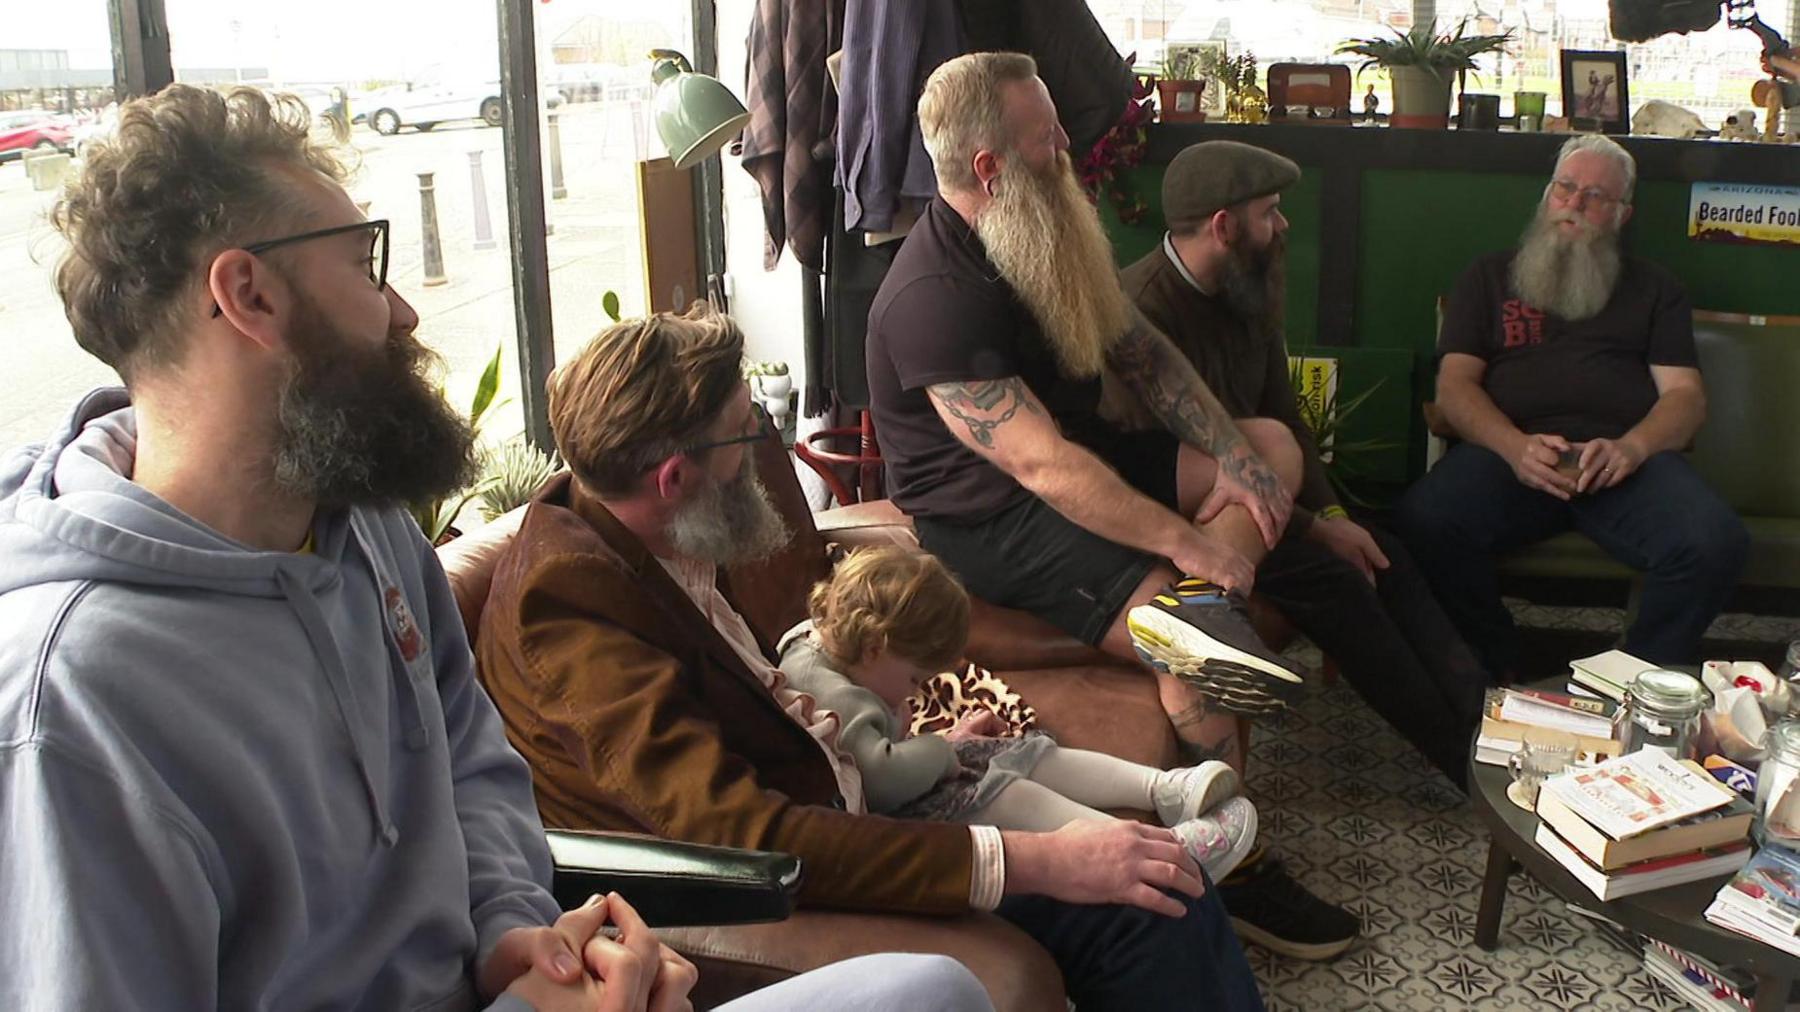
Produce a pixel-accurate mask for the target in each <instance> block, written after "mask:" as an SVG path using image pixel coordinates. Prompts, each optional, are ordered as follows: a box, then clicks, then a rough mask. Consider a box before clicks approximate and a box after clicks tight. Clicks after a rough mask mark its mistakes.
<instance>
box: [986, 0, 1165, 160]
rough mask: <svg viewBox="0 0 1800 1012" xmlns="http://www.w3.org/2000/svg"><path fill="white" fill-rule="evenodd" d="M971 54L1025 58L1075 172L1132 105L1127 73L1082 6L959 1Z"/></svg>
mask: <svg viewBox="0 0 1800 1012" xmlns="http://www.w3.org/2000/svg"><path fill="white" fill-rule="evenodd" d="M960 6H961V9H962V23H963V31H964V34H965V36H966V39H967V44H968V47H969V49H971V50H996V49H1006V50H1012V51H1014V52H1020V53H1029V54H1031V57H1032V59H1034V60H1036V61H1037V65H1038V77H1040V78H1042V79H1043V82H1044V87H1045V88H1048V89H1049V91H1050V99H1051V100H1052V101H1054V102H1055V103H1056V115H1057V118H1058V119H1060V120H1061V121H1062V128H1063V132H1064V133H1067V134H1068V135H1069V157H1071V158H1073V159H1075V161H1076V163H1077V164H1079V163H1080V162H1081V159H1082V158H1083V157H1084V156H1086V155H1087V153H1088V149H1090V148H1092V147H1093V146H1094V145H1095V144H1096V143H1098V142H1099V140H1100V138H1102V137H1104V136H1106V132H1107V131H1108V130H1111V129H1112V128H1113V125H1114V124H1116V123H1118V122H1119V117H1120V115H1122V114H1123V113H1124V112H1125V103H1126V102H1129V101H1130V100H1131V89H1132V84H1133V80H1134V79H1133V76H1132V73H1131V67H1130V66H1128V65H1127V64H1126V63H1125V60H1124V59H1123V58H1122V57H1120V56H1119V51H1118V50H1117V49H1114V48H1113V44H1112V40H1110V39H1108V38H1107V37H1106V32H1105V31H1104V30H1103V29H1102V28H1101V27H1100V22H1098V21H1096V20H1095V19H1094V12H1093V11H1092V10H1091V9H1089V7H1088V2H1087V0H960Z"/></svg>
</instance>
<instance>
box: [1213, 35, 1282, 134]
mask: <svg viewBox="0 0 1800 1012" xmlns="http://www.w3.org/2000/svg"><path fill="white" fill-rule="evenodd" d="M1202 69H1203V72H1204V73H1205V74H1206V76H1208V77H1210V78H1212V79H1213V80H1215V81H1218V82H1219V86H1220V87H1221V88H1224V89H1225V122H1227V123H1261V122H1262V121H1263V120H1265V119H1267V118H1268V112H1269V110H1268V101H1269V96H1268V95H1267V94H1266V93H1264V92H1263V90H1262V88H1260V87H1259V86H1258V85H1257V83H1256V54H1255V53H1239V54H1238V55H1236V56H1226V55H1225V52H1224V50H1221V49H1214V50H1211V51H1209V52H1208V53H1207V54H1206V65H1205V67H1204V68H1202Z"/></svg>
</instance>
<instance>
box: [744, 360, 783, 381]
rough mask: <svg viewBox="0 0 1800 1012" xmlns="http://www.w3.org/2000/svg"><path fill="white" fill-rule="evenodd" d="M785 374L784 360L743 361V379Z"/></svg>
mask: <svg viewBox="0 0 1800 1012" xmlns="http://www.w3.org/2000/svg"><path fill="white" fill-rule="evenodd" d="M787 374H788V364H787V363H786V362H751V361H745V362H744V378H745V379H750V378H751V377H753V376H786V375H787Z"/></svg>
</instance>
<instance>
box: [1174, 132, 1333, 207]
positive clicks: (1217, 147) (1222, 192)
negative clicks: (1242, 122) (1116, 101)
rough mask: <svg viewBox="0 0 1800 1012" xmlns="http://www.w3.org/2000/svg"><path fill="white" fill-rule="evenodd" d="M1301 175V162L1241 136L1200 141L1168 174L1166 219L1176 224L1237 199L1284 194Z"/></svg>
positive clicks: (1179, 155) (1175, 160) (1176, 157)
mask: <svg viewBox="0 0 1800 1012" xmlns="http://www.w3.org/2000/svg"><path fill="white" fill-rule="evenodd" d="M1299 178H1300V166H1298V165H1295V164H1294V163H1293V161H1292V160H1290V159H1287V158H1283V157H1282V156H1280V155H1278V154H1276V153H1275V152H1273V151H1264V150H1263V149H1262V148H1259V147H1255V146H1253V145H1250V144H1240V143H1238V142H1237V141H1204V142H1202V143H1199V144H1194V145H1191V146H1189V147H1186V148H1183V149H1182V151H1181V153H1180V154H1178V155H1176V156H1175V159H1174V161H1171V162H1170V163H1169V168H1168V171H1167V172H1165V173H1163V189H1162V199H1163V220H1165V221H1167V222H1168V224H1169V227H1170V228H1176V227H1179V226H1182V225H1187V224H1192V223H1194V222H1199V221H1205V220H1206V219H1208V218H1210V217H1212V216H1213V214H1214V212H1217V211H1219V210H1222V209H1224V208H1227V207H1230V206H1232V205H1233V204H1241V203H1243V202H1244V201H1246V200H1255V199H1256V198H1257V197H1266V196H1268V195H1269V194H1271V193H1279V192H1281V191H1282V190H1285V189H1287V188H1288V187H1290V186H1292V185H1294V182H1295V180H1298V179H1299Z"/></svg>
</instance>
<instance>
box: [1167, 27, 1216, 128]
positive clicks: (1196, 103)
mask: <svg viewBox="0 0 1800 1012" xmlns="http://www.w3.org/2000/svg"><path fill="white" fill-rule="evenodd" d="M1204 74H1205V68H1204V67H1202V66H1201V64H1200V50H1198V49H1197V48H1195V47H1192V46H1183V45H1180V44H1178V43H1177V44H1171V45H1170V46H1169V47H1168V49H1167V50H1166V51H1165V52H1164V53H1163V64H1162V76H1160V77H1158V78H1157V79H1156V104H1157V108H1158V109H1160V110H1161V116H1160V118H1161V120H1162V121H1163V122H1164V123H1204V122H1205V121H1206V110H1205V108H1204V107H1203V106H1202V105H1201V103H1200V99H1201V96H1202V95H1204V94H1205V93H1206V78H1205V76H1204Z"/></svg>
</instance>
